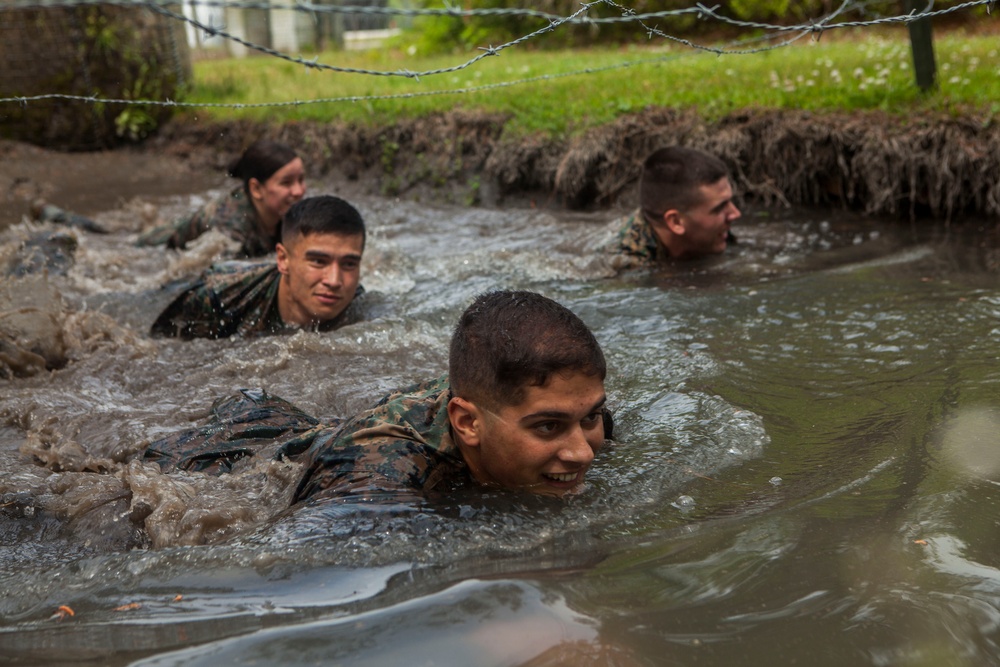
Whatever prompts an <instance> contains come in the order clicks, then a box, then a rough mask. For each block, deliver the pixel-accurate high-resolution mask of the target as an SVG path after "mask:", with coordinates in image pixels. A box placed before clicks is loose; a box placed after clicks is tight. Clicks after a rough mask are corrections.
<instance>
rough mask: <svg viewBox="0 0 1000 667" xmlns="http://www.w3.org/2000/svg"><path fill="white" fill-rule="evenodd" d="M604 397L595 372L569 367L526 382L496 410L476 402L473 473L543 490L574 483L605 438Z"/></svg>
mask: <svg viewBox="0 0 1000 667" xmlns="http://www.w3.org/2000/svg"><path fill="white" fill-rule="evenodd" d="M453 400H454V399H453ZM604 403H605V395H604V383H603V382H602V381H601V379H600V378H599V377H597V376H592V375H586V374H584V373H581V372H575V371H571V372H567V373H556V374H554V375H552V376H551V377H550V378H549V380H548V382H546V383H545V384H544V385H542V386H540V387H534V386H530V387H528V388H527V391H526V393H525V397H524V400H523V401H521V402H520V403H519V404H517V405H512V406H506V407H503V408H500V409H499V411H498V412H496V413H494V412H491V411H488V410H483V409H480V408H476V411H477V413H478V416H477V426H476V428H477V434H476V437H477V438H478V442H477V446H476V447H474V448H473V449H474V450H477V451H478V453H477V454H475V455H474V457H475V460H474V463H473V464H471V467H472V470H473V474H474V476H475V477H476V479H477V480H478V481H479V482H480V483H482V484H485V485H488V486H499V487H502V488H506V489H514V490H523V491H529V492H531V493H538V494H543V495H552V496H561V495H563V494H565V493H568V492H571V491H574V490H576V489H578V488H579V487H580V485H581V484H582V483H583V478H584V475H585V474H586V472H587V469H588V468H589V467H590V464H591V462H592V461H593V460H594V452H595V451H597V449H598V448H599V447H600V446H601V445H602V444H603V443H604V416H603V410H602V409H603V407H604Z"/></svg>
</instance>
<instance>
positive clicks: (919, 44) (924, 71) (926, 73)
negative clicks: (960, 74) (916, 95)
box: [903, 0, 937, 91]
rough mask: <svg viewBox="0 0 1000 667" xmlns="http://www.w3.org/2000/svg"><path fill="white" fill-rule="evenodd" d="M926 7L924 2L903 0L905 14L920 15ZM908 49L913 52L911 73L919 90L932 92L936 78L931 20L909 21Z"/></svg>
mask: <svg viewBox="0 0 1000 667" xmlns="http://www.w3.org/2000/svg"><path fill="white" fill-rule="evenodd" d="M918 5H924V6H925V7H926V6H927V2H926V0H903V11H904V12H905V13H907V14H909V13H910V12H914V11H915V12H916V13H917V14H920V13H922V12H923V8H920V7H918ZM909 27H910V49H911V50H912V51H913V72H914V74H916V77H917V86H918V87H919V88H920V90H924V91H927V90H932V89H933V88H934V86H935V83H936V82H935V79H936V78H937V66H936V65H935V64H934V38H933V36H932V35H931V20H930V19H929V18H921V19H917V20H916V21H910V23H909Z"/></svg>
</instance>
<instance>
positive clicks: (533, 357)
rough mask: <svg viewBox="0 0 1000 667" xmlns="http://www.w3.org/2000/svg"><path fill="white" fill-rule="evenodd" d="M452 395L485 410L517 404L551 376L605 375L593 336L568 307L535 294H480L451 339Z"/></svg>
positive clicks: (602, 360) (598, 348) (601, 354)
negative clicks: (579, 373) (575, 373)
mask: <svg viewBox="0 0 1000 667" xmlns="http://www.w3.org/2000/svg"><path fill="white" fill-rule="evenodd" d="M448 366H449V369H448V370H449V377H450V382H451V390H452V393H453V394H454V395H455V396H459V397H461V398H464V399H466V400H469V401H472V402H473V403H481V404H483V405H484V406H485V407H487V408H490V407H500V406H508V405H517V404H519V403H520V402H521V401H523V400H524V396H525V393H526V389H527V387H529V386H536V387H540V386H542V385H544V384H545V383H546V382H547V381H548V380H549V377H550V376H551V375H552V374H553V373H559V372H564V371H571V372H572V371H576V372H582V373H585V374H587V375H592V376H598V377H600V379H601V380H602V381H603V380H604V377H605V375H607V364H606V362H605V360H604V353H603V352H602V351H601V346H600V345H599V344H598V342H597V339H596V338H594V334H593V333H592V332H591V331H590V329H589V328H587V325H586V324H584V323H583V320H581V319H580V318H579V317H577V316H576V315H575V314H574V313H573V312H572V311H570V310H569V309H568V308H566V307H565V306H562V305H560V304H559V303H556V302H555V301H553V300H552V299H549V298H547V297H544V296H542V295H540V294H536V293H534V292H526V291H495V292H487V293H485V294H482V295H480V296H479V297H477V298H476V300H475V301H474V302H473V303H472V305H470V306H469V307H468V308H467V309H466V310H465V312H464V313H463V314H462V317H461V319H459V321H458V325H457V326H456V327H455V332H454V334H453V335H452V337H451V350H450V353H449V358H448Z"/></svg>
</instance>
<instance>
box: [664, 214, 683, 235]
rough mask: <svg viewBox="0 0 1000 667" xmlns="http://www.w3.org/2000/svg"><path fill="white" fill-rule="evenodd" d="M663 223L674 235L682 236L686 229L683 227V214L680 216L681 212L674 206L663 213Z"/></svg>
mask: <svg viewBox="0 0 1000 667" xmlns="http://www.w3.org/2000/svg"><path fill="white" fill-rule="evenodd" d="M663 224H664V226H665V227H666V228H667V229H669V230H670V233H671V234H673V235H674V236H682V235H683V234H684V232H685V231H686V230H685V227H684V216H682V215H681V212H680V211H678V210H677V209H675V208H672V209H670V210H669V211H667V212H666V213H664V214H663Z"/></svg>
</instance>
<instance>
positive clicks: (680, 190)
mask: <svg viewBox="0 0 1000 667" xmlns="http://www.w3.org/2000/svg"><path fill="white" fill-rule="evenodd" d="M728 176H729V169H727V168H726V164H725V163H724V162H723V161H722V160H720V159H719V158H717V157H715V156H714V155H711V154H709V153H706V152H705V151H701V150H698V149H697V148H688V147H686V146H668V147H667V148H661V149H659V150H658V151H656V152H654V153H653V154H652V155H650V156H649V157H647V158H646V162H645V163H643V166H642V177H641V179H640V180H639V205H640V206H641V207H642V212H643V213H644V214H645V215H646V217H647V218H653V219H656V218H662V217H663V214H664V213H666V212H667V211H669V210H672V209H676V210H678V211H681V212H682V213H683V212H684V211H688V210H690V209H691V208H692V207H694V206H697V205H698V204H700V203H701V193H700V192H699V191H698V189H699V188H700V187H701V186H703V185H711V184H712V183H716V182H718V181H719V180H720V179H722V178H726V177H728Z"/></svg>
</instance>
